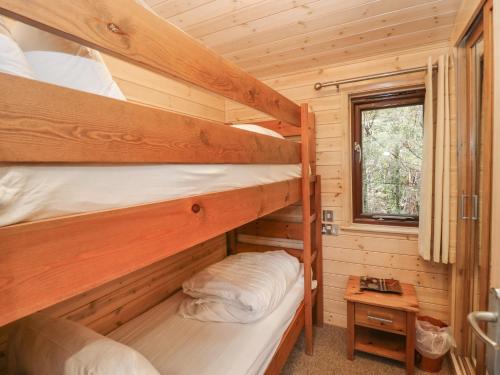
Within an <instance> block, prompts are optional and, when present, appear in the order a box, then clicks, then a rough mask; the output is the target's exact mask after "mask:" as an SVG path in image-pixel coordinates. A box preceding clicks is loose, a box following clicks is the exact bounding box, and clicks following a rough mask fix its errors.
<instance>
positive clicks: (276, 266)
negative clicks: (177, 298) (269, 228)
mask: <svg viewBox="0 0 500 375" xmlns="http://www.w3.org/2000/svg"><path fill="white" fill-rule="evenodd" d="M299 276H300V263H299V261H298V260H297V259H296V258H295V257H293V256H291V255H289V254H287V253H286V252H285V251H269V252H265V253H241V254H237V255H232V256H229V257H227V258H225V259H224V260H223V261H221V262H218V263H216V264H213V265H211V266H210V267H207V268H205V269H204V270H203V271H201V272H199V273H197V274H196V275H194V276H193V277H192V278H191V279H189V280H187V281H185V282H184V283H183V285H182V288H183V291H184V293H185V294H187V295H189V296H191V297H192V298H187V299H185V300H184V301H183V303H182V304H181V305H180V307H179V313H180V314H181V316H183V317H185V318H192V319H197V320H201V321H211V322H234V323H250V322H255V321H257V320H259V319H261V318H263V317H265V316H267V315H269V314H270V313H271V312H272V311H273V310H274V309H275V308H276V307H277V306H278V305H279V304H280V302H281V301H282V300H283V298H284V297H285V295H286V293H287V291H288V290H289V288H290V287H291V286H292V285H293V284H294V283H295V282H296V281H297V279H298V277H299Z"/></svg>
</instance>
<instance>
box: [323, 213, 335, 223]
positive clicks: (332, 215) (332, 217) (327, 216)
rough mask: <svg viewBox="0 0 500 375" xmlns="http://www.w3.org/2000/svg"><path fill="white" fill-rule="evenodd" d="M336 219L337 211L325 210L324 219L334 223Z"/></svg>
mask: <svg viewBox="0 0 500 375" xmlns="http://www.w3.org/2000/svg"><path fill="white" fill-rule="evenodd" d="M334 220H335V213H334V212H333V211H332V210H323V221H326V222H328V223H332V222H333V221H334Z"/></svg>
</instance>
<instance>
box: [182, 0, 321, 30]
mask: <svg viewBox="0 0 500 375" xmlns="http://www.w3.org/2000/svg"><path fill="white" fill-rule="evenodd" d="M316 1H318V0H284V1H275V0H263V1H261V2H259V3H257V4H254V5H252V6H249V7H246V8H242V9H239V10H238V11H235V12H230V13H225V14H223V15H220V16H218V17H215V18H210V19H209V20H206V21H204V22H201V23H199V24H196V25H193V26H192V27H188V28H185V29H184V30H185V31H186V32H187V33H188V34H189V35H192V36H193V37H195V38H200V37H203V36H204V35H208V34H212V33H214V32H217V31H220V30H224V29H229V28H231V27H233V26H235V25H242V24H245V23H248V22H251V21H255V20H257V19H262V18H266V17H269V16H272V15H274V14H278V13H283V12H285V11H287V10H290V9H293V8H296V7H300V6H303V5H307V4H309V3H313V2H316Z"/></svg>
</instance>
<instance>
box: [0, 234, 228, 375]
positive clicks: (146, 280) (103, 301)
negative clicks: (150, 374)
mask: <svg viewBox="0 0 500 375" xmlns="http://www.w3.org/2000/svg"><path fill="white" fill-rule="evenodd" d="M225 256H226V236H225V235H222V236H218V237H216V238H213V239H211V240H209V241H206V242H204V243H201V244H199V245H196V246H194V247H192V248H190V249H188V250H186V251H183V252H181V253H179V254H176V255H174V256H173V257H171V258H168V259H165V260H162V261H160V262H157V263H155V264H153V265H151V266H148V267H146V268H143V269H141V270H139V271H136V272H133V273H131V274H129V275H127V276H124V277H122V278H119V279H117V280H114V281H112V282H110V283H107V284H105V285H103V286H100V287H98V288H96V289H93V290H91V291H89V292H87V293H83V294H81V295H78V296H76V297H73V298H71V299H69V300H67V301H64V302H61V303H59V304H57V305H55V306H52V307H50V308H48V309H46V310H44V312H46V313H48V314H51V315H52V316H57V317H64V318H67V319H70V320H73V321H76V322H79V323H81V324H84V325H86V326H88V327H90V328H92V329H94V330H95V331H97V332H99V333H101V334H103V335H106V334H108V333H109V332H111V331H113V330H114V329H116V328H117V327H119V326H120V325H122V324H123V323H126V322H127V321H129V320H131V319H133V318H135V317H136V316H138V315H140V314H142V313H144V312H145V311H147V310H148V309H150V308H152V307H153V306H155V305H157V304H158V303H160V302H161V301H163V300H165V299H166V298H168V297H169V296H171V295H172V294H173V293H175V292H176V291H177V290H179V289H180V288H181V285H182V282H183V281H184V280H186V279H188V278H189V277H191V276H192V275H193V274H194V273H196V272H198V271H200V270H201V269H203V268H205V267H207V266H209V265H210V264H212V263H215V262H218V261H220V260H222V259H224V257H225ZM12 326H13V325H12V324H11V325H7V326H4V327H0V374H3V373H4V372H5V370H6V368H5V366H6V363H5V348H6V343H7V337H8V332H9V331H10V330H11V329H12Z"/></svg>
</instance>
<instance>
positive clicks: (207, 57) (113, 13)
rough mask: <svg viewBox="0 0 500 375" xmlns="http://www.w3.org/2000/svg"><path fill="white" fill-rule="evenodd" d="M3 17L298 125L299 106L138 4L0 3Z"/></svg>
mask: <svg viewBox="0 0 500 375" xmlns="http://www.w3.org/2000/svg"><path fill="white" fill-rule="evenodd" d="M0 13H2V14H4V15H6V16H8V17H11V18H14V19H17V20H20V21H23V22H25V23H28V24H31V25H32V26H35V27H38V28H41V29H44V30H46V31H49V32H52V33H55V34H58V35H60V36H63V37H65V38H67V39H71V40H73V41H76V42H78V43H81V44H84V45H87V46H89V47H92V48H95V49H97V50H100V51H102V52H105V53H108V54H111V55H114V56H117V57H119V58H121V59H123V60H126V61H129V62H132V63H135V64H137V65H140V66H143V67H146V68H148V69H151V70H154V71H156V72H159V73H162V74H163V75H165V76H168V77H173V78H178V79H181V80H183V81H186V82H189V83H192V84H194V85H197V86H200V87H203V88H205V89H207V90H209V91H211V92H213V93H216V94H219V95H222V96H224V97H226V98H228V99H232V100H235V101H237V102H239V103H241V104H244V105H247V106H250V107H252V108H254V109H257V110H259V111H261V112H264V113H267V114H269V115H271V116H273V117H275V118H277V119H278V120H283V121H285V122H288V123H290V124H292V125H295V126H300V107H299V106H298V105H297V104H295V103H293V102H292V101H291V100H289V99H287V98H286V97H284V96H283V95H281V94H279V93H278V92H277V91H275V90H273V89H271V88H270V87H269V86H267V85H265V84H264V83H262V82H260V81H259V80H257V79H256V78H254V77H252V76H251V75H250V74H248V73H246V72H245V71H243V70H242V69H241V68H239V67H238V66H236V65H235V64H233V63H231V62H229V61H228V60H226V59H224V58H222V57H220V56H219V55H217V54H216V53H215V52H213V51H212V50H210V49H209V48H207V47H204V46H203V45H202V44H201V43H199V42H198V41H196V40H195V39H193V38H191V37H190V36H189V35H187V34H186V33H184V32H183V31H182V30H180V29H178V28H177V27H175V26H173V25H171V24H169V23H168V22H166V21H165V20H163V19H161V18H160V17H158V16H157V15H155V14H154V13H153V12H150V11H148V10H147V9H146V8H144V7H143V6H142V5H141V4H139V3H138V2H136V1H134V0H120V1H112V0H101V1H98V0H95V1H86V0H71V1H67V0H0Z"/></svg>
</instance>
